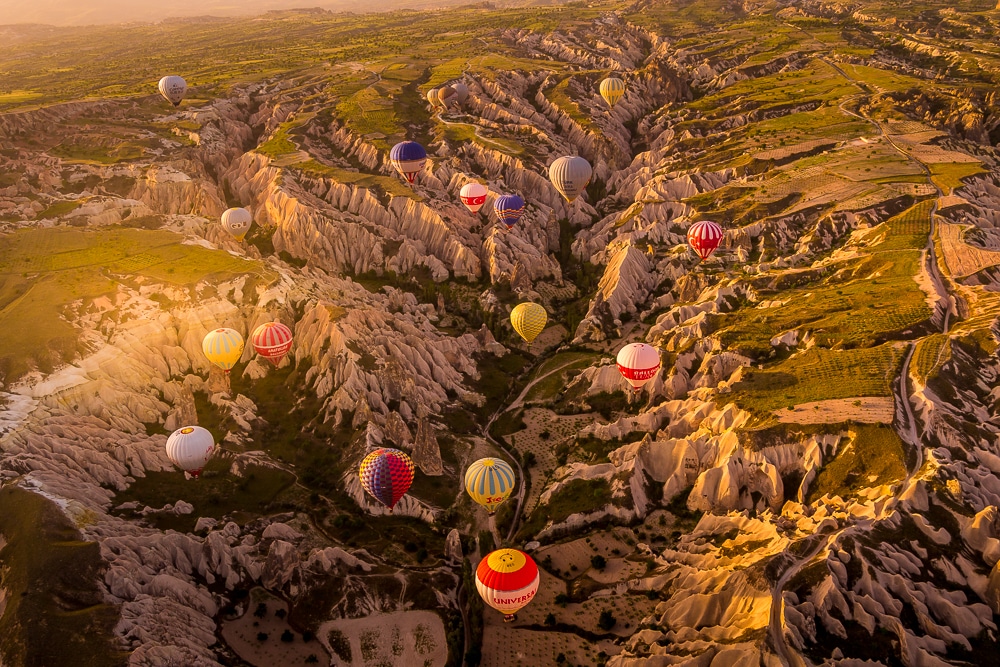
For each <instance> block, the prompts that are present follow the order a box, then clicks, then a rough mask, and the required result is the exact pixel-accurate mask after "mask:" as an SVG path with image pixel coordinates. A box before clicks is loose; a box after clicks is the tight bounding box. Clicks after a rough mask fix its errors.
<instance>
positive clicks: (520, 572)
mask: <svg viewBox="0 0 1000 667" xmlns="http://www.w3.org/2000/svg"><path fill="white" fill-rule="evenodd" d="M538 581H539V575H538V566H537V565H535V561H533V560H532V559H531V556H529V555H528V554H526V553H524V552H523V551H518V550H517V549H497V550H496V551H493V552H491V553H489V554H487V555H486V557H485V558H483V559H482V560H481V561H479V567H477V568H476V589H477V590H478V591H479V596H480V597H481V598H483V602H485V603H486V604H488V605H489V606H491V607H493V608H494V609H496V610H497V611H499V612H500V613H502V614H503V615H504V617H503V620H504V621H505V622H508V623H509V622H510V621H513V620H514V614H516V613H517V612H519V611H520V610H521V609H523V608H524V606H525V605H527V604H528V603H529V602H531V599H532V598H534V597H535V593H537V592H538Z"/></svg>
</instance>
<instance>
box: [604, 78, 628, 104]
mask: <svg viewBox="0 0 1000 667" xmlns="http://www.w3.org/2000/svg"><path fill="white" fill-rule="evenodd" d="M624 94H625V82H624V81H622V80H621V79H619V78H617V77H608V78H607V79H605V80H604V81H601V97H603V98H604V101H605V102H607V103H608V106H609V107H613V106H614V105H615V104H616V103H617V102H618V100H620V99H621V98H622V95H624Z"/></svg>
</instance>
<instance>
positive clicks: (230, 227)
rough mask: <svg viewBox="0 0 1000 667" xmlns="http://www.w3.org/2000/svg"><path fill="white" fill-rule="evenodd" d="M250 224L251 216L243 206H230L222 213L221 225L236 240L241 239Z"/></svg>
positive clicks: (251, 221)
mask: <svg viewBox="0 0 1000 667" xmlns="http://www.w3.org/2000/svg"><path fill="white" fill-rule="evenodd" d="M252 224H253V216H252V215H250V211H248V210H246V209H245V208H231V209H228V210H226V212H225V213H223V214H222V227H223V228H224V229H225V230H226V231H227V232H229V233H230V234H232V235H233V238H235V239H236V240H237V241H243V237H244V236H246V235H247V232H248V231H250V225H252Z"/></svg>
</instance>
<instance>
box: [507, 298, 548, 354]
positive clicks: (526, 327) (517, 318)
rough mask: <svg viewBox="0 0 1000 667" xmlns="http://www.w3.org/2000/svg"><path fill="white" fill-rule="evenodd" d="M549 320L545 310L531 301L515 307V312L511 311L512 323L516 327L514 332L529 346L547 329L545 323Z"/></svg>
mask: <svg viewBox="0 0 1000 667" xmlns="http://www.w3.org/2000/svg"><path fill="white" fill-rule="evenodd" d="M548 319H549V316H548V313H546V312H545V308H543V307H542V306H540V305H538V304H537V303H531V302H530V301H526V302H525V303H519V304H517V305H516V306H514V310H512V311H510V323H511V324H512V325H513V326H514V331H516V332H517V333H518V334H520V336H521V338H523V339H524V340H525V341H527V342H528V344H529V345H530V344H531V341H533V340H535V338H537V337H538V334H540V333H542V330H543V329H545V323H546V322H547V321H548Z"/></svg>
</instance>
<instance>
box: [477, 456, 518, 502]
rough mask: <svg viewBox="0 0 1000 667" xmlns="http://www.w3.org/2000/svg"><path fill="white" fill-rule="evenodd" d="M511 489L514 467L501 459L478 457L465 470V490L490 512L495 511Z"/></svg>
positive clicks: (508, 495)
mask: <svg viewBox="0 0 1000 667" xmlns="http://www.w3.org/2000/svg"><path fill="white" fill-rule="evenodd" d="M513 490H514V469H513V468H511V467H510V464H508V463H507V462H506V461H504V460H503V459H494V458H485V459H479V460H478V461H475V462H473V464H472V465H470V466H469V469H468V470H466V471H465V491H466V492H467V493H468V494H469V496H470V497H471V498H472V499H473V500H474V501H476V502H477V503H479V504H480V505H482V506H483V507H485V508H486V509H487V511H489V513H490V514H493V513H494V512H496V511H497V508H498V507H500V505H502V504H503V502H504V501H505V500H507V498H509V497H510V494H511V492H512V491H513Z"/></svg>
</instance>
